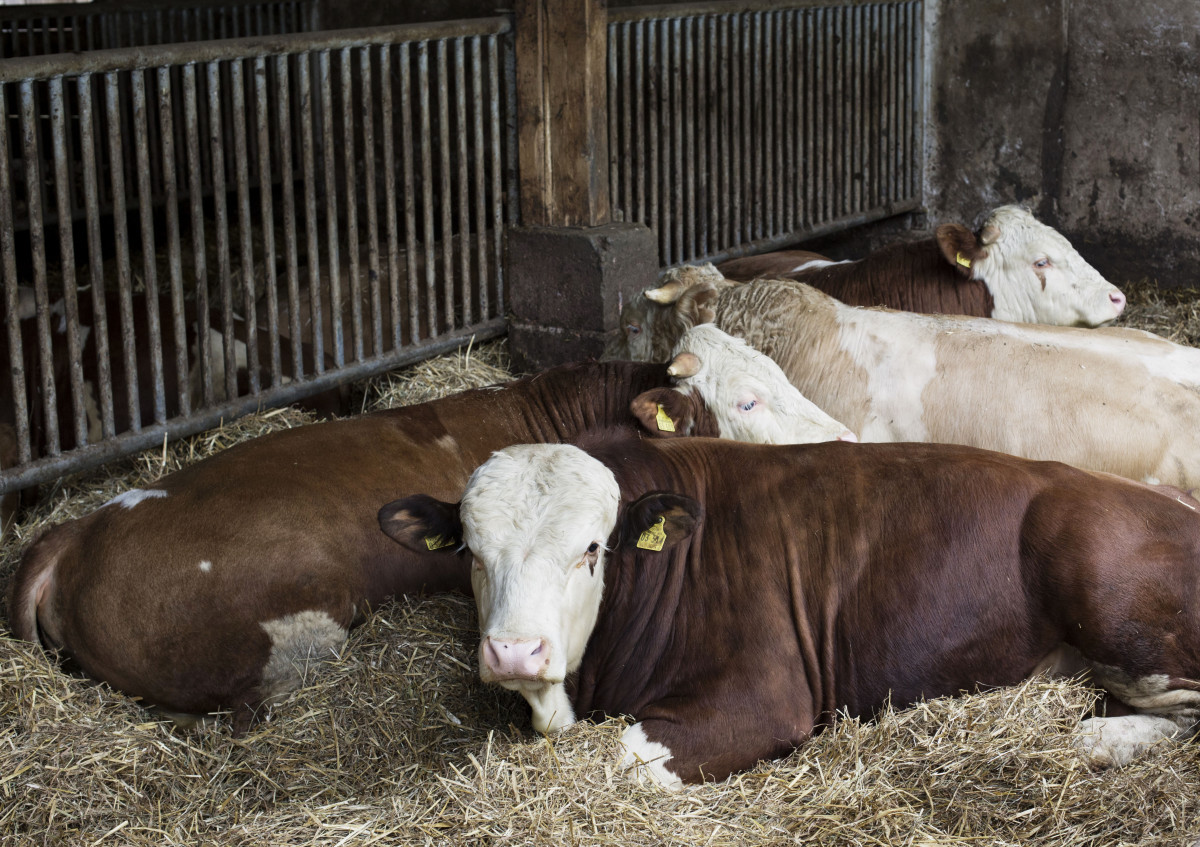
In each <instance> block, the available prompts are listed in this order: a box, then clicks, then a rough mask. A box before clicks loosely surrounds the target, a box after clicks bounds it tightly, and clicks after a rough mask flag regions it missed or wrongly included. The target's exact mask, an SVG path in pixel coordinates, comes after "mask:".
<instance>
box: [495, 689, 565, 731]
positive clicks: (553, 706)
mask: <svg viewBox="0 0 1200 847" xmlns="http://www.w3.org/2000/svg"><path fill="white" fill-rule="evenodd" d="M526 686H527V687H524V688H521V689H520V691H521V695H522V696H523V697H524V698H525V701H526V702H527V703H529V706H530V708H532V709H533V716H532V722H533V728H534V730H536V731H537V732H541V733H551V732H558V731H559V730H560V729H563V728H565V727H568V726H570V725H571V724H573V723H575V710H574V709H573V708H572V706H571V699H570V698H569V697H568V696H567V689H566V688H565V687H564V686H563V684H562V683H561V682H555V683H543V684H541V685H534V684H532V683H526ZM505 687H506V688H507V687H508V686H505Z"/></svg>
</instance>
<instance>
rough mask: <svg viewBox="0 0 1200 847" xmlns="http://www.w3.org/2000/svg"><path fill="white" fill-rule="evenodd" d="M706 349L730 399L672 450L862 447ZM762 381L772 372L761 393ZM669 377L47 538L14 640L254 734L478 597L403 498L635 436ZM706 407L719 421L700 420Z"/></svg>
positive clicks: (453, 409)
mask: <svg viewBox="0 0 1200 847" xmlns="http://www.w3.org/2000/svg"><path fill="white" fill-rule="evenodd" d="M699 335H700V336H701V337H702V338H707V339H708V340H709V343H708V344H707V346H705V345H703V344H700V343H699V341H698V342H697V343H698V345H699V346H698V347H697V349H698V350H699V352H700V355H703V356H704V357H705V358H706V359H707V360H708V364H709V365H710V366H711V367H710V368H709V369H708V370H720V369H722V368H721V366H720V364H719V362H720V357H721V356H722V355H724V356H726V357H733V359H734V362H733V364H732V365H727V366H725V367H724V368H723V370H724V371H725V372H727V373H730V374H731V377H732V379H733V385H734V386H735V387H734V388H733V390H732V393H730V394H729V396H728V397H726V396H724V395H721V394H719V393H716V389H717V388H719V387H720V386H721V383H720V381H719V380H718V381H716V382H714V381H712V380H709V379H708V378H707V377H706V376H704V374H701V375H700V376H698V377H697V379H695V380H694V381H693V383H694V384H693V385H692V387H691V388H690V389H688V390H689V391H691V392H692V396H691V398H690V399H691V402H692V405H691V406H690V407H689V409H688V410H687V413H686V416H685V414H684V412H683V409H682V407H681V411H680V421H679V428H678V434H685V433H690V434H697V435H721V434H728V433H738V434H740V435H742V436H745V435H747V434H750V433H759V434H760V437H762V438H766V439H777V440H806V441H807V440H819V439H823V438H839V437H841V438H851V437H852V436H851V435H850V434H849V433H848V432H847V430H846V428H845V427H844V426H842V425H840V424H838V423H837V422H836V421H833V420H832V419H831V418H829V416H828V415H825V414H824V413H822V412H821V411H820V410H818V409H816V408H815V407H812V406H811V404H808V406H807V407H803V404H802V402H801V401H802V398H801V400H795V399H794V398H793V399H792V400H791V401H786V402H784V405H782V406H780V405H777V403H776V401H775V394H772V395H771V397H770V398H767V397H765V396H762V397H760V396H759V395H758V394H755V393H754V392H755V391H759V392H761V389H762V386H763V385H764V384H766V383H767V382H769V381H771V380H773V381H775V382H780V381H782V380H783V377H782V375H781V374H779V373H778V369H777V367H776V366H775V365H774V364H773V363H771V362H770V361H769V360H767V359H766V357H764V356H761V355H760V354H757V353H755V352H753V351H749V350H747V349H746V348H745V345H744V344H743V343H742V342H740V341H736V340H732V339H728V338H727V337H726V339H725V340H726V341H727V342H729V343H728V344H726V345H725V346H724V347H722V345H721V344H720V343H719V341H718V342H717V343H715V344H714V343H712V340H713V338H714V337H715V336H714V334H713V333H712V332H708V333H704V332H702V333H700V334H699ZM725 348H728V349H725ZM691 359H695V356H694V355H692V356H691ZM691 359H685V360H686V361H690V360H691ZM764 367H765V368H768V369H770V368H774V369H775V370H774V371H770V372H769V373H768V374H767V376H765V377H759V376H756V374H757V372H758V370H760V369H762V368H764ZM667 370H668V368H667V367H666V366H664V365H638V364H632V363H609V364H585V365H576V366H567V367H563V368H557V369H554V370H551V371H548V372H546V373H544V374H541V375H539V376H537V377H533V378H529V379H524V380H521V381H518V382H515V383H512V384H510V385H506V386H498V387H493V388H486V389H480V390H475V391H471V392H467V393H464V394H460V395H457V396H453V397H448V398H445V399H443V400H438V401H434V402H430V403H426V404H422V405H419V406H408V407H404V408H400V409H393V410H389V411H385V412H378V413H375V414H372V415H366V416H363V417H360V418H355V419H350V420H344V421H333V422H328V423H322V424H317V425H313V426H307V427H301V428H297V429H292V430H287V431H283V432H278V433H273V434H271V435H268V436H264V437H262V438H258V439H255V440H254V441H251V442H247V443H244V444H241V445H238V446H237V447H234V448H232V449H230V450H227V451H225V452H223V453H220V454H218V455H216V456H213V457H211V458H209V459H207V460H205V461H202V462H199V463H197V464H195V465H192V466H191V467H188V468H185V469H183V470H181V471H179V472H177V473H175V474H172V475H170V476H167V477H165V478H164V479H162V480H161V481H160V482H158V483H156V484H155V485H153V486H150V487H148V488H145V489H135V490H132V491H127V492H125V493H123V494H121V495H120V496H118V497H116V498H114V499H113V500H112V501H111V502H110V503H108V504H107V505H105V506H104V507H102V508H100V509H98V510H97V511H95V512H93V513H92V514H90V515H87V516H86V517H84V518H81V519H79V520H74V521H69V522H67V523H64V524H61V525H59V526H57V527H55V528H53V529H52V530H50V531H49V532H48V533H46V534H45V535H44V536H42V537H41V538H40V539H39V540H38V541H37V542H36V543H34V544H33V545H32V546H31V547H30V548H29V549H28V550H26V552H25V554H24V557H23V558H22V561H21V564H20V566H19V568H18V570H17V573H16V575H15V577H14V580H13V585H12V589H11V594H10V599H9V608H10V615H11V622H12V628H13V632H14V633H15V634H16V635H17V636H18V637H20V638H24V639H27V640H30V641H38V642H40V643H42V644H43V645H45V646H47V647H50V648H56V649H58V650H61V651H62V652H64V653H65V654H67V655H69V656H70V657H71V658H72V659H73V660H74V661H75V662H76V663H77V664H78V665H79V666H80V667H81V668H82V669H83V670H84V671H85V672H86V673H87V674H88V675H89V676H92V677H94V678H96V679H100V680H104V681H106V682H109V683H110V684H112V685H113V686H114V687H116V688H118V689H120V690H122V691H125V692H127V693H129V694H132V695H135V696H138V697H140V698H141V699H142V701H143V702H144V703H146V704H147V705H155V706H158V707H160V708H161V709H163V710H165V711H167V712H171V713H177V715H178V716H179V717H181V718H182V717H183V716H185V715H203V714H205V713H208V712H212V711H215V710H218V709H232V710H233V712H234V725H235V727H236V728H238V729H244V728H245V727H246V726H248V725H249V722H250V721H251V719H252V717H253V715H254V713H255V711H256V710H257V709H258V707H259V706H260V705H261V704H262V703H264V702H267V701H271V700H274V699H277V698H279V697H281V696H282V695H283V694H285V693H287V692H288V691H291V690H293V689H294V688H295V687H296V686H298V685H299V684H300V682H301V679H302V674H303V669H304V666H305V664H306V662H307V661H308V660H310V659H312V658H314V657H319V656H322V655H329V654H330V652H331V651H336V650H338V649H339V648H340V646H341V645H342V643H343V642H344V641H345V639H346V635H347V631H348V629H349V628H350V627H351V626H352V625H353V624H354V623H355V622H356V621H357V620H359V619H360V618H361V616H362V614H363V612H364V610H365V609H366V608H367V607H368V606H375V605H378V604H380V603H382V602H384V601H385V600H387V599H388V598H390V597H393V596H396V595H400V594H411V593H415V592H420V591H442V590H464V591H465V590H467V589H468V588H469V585H470V582H469V576H468V569H467V565H466V563H463V562H456V561H454V560H452V559H451V560H447V559H446V558H445V557H443V556H440V555H437V553H436V552H435V548H436V547H437V546H438V545H437V543H434V542H432V541H431V542H430V544H429V545H427V546H426V547H425V548H424V549H421V550H416V551H409V550H404V549H402V548H400V547H398V546H397V545H395V544H393V543H391V542H390V541H389V540H388V539H387V538H385V537H383V535H381V534H380V532H379V529H378V525H377V523H376V520H375V516H376V512H377V511H378V508H379V504H380V503H382V502H384V501H385V500H387V499H388V498H389V496H393V495H394V493H395V492H396V490H397V488H399V489H400V490H408V491H432V492H435V493H437V494H438V496H441V497H452V498H456V497H458V496H459V494H460V492H461V491H462V487H463V485H464V484H465V483H466V480H467V478H468V476H469V474H470V472H471V471H472V470H473V469H474V468H475V466H477V465H478V464H479V463H480V462H482V461H484V460H485V459H486V458H487V457H488V455H490V454H491V453H492V452H493V451H495V450H498V449H500V448H502V447H505V446H508V445H510V444H513V443H518V442H529V441H565V440H569V439H572V438H575V437H578V436H579V435H580V434H581V433H583V432H585V431H587V430H589V429H592V428H606V427H613V426H621V425H630V424H632V423H633V418H632V417H631V416H630V412H629V409H630V406H631V403H632V402H634V401H636V400H638V399H639V397H641V395H642V394H643V393H644V392H646V391H647V390H650V389H654V388H657V387H666V386H667V385H668V384H669V377H668V374H667ZM705 373H707V371H706V372H705ZM684 382H686V380H684ZM738 386H740V387H738ZM793 392H794V389H793ZM796 394H797V395H798V392H796ZM651 396H652V397H656V396H657V395H651ZM704 396H711V397H712V398H713V408H712V411H711V413H710V411H709V407H708V405H707V403H706V402H705V401H700V402H696V399H695V398H696V397H704ZM747 398H749V399H747ZM666 402H668V403H670V401H669V400H668V401H666ZM647 403H649V404H650V406H651V407H652V408H653V413H651V414H648V415H647V420H648V421H650V422H651V424H652V426H653V432H655V433H658V432H663V433H664V434H665V433H666V432H667V429H666V428H667V427H669V426H670V419H669V418H668V417H666V415H665V413H664V414H662V415H659V414H658V411H659V407H658V406H657V404H656V403H654V402H652V401H650V400H647V399H646V398H644V397H643V398H641V403H640V404H639V408H643V409H644V408H645V407H646V406H647ZM747 405H748V406H749V408H748V409H742V408H741V407H742V406H747ZM672 408H675V407H674V406H672ZM739 418H742V419H744V418H750V419H751V424H750V425H747V424H745V423H744V422H738V419H739Z"/></svg>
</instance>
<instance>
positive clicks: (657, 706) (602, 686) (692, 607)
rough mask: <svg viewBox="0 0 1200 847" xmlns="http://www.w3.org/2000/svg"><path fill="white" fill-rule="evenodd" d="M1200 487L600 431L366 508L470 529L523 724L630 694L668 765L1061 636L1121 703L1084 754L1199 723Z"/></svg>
mask: <svg viewBox="0 0 1200 847" xmlns="http://www.w3.org/2000/svg"><path fill="white" fill-rule="evenodd" d="M1197 506H1200V503H1198V502H1197V501H1196V500H1194V499H1192V498H1189V497H1187V495H1184V494H1183V493H1182V492H1173V493H1172V495H1171V496H1165V495H1164V494H1162V493H1160V492H1158V491H1155V490H1154V489H1151V488H1149V487H1147V486H1144V485H1141V484H1139V483H1136V482H1132V481H1129V480H1123V479H1120V478H1118V477H1114V476H1111V475H1103V474H1101V475H1097V474H1090V473H1088V472H1085V471H1080V470H1077V469H1075V468H1071V467H1069V466H1067V465H1063V464H1061V463H1057V462H1031V461H1028V460H1024V459H1018V458H1015V457H1012V456H1006V455H1002V454H999V453H993V452H989V451H982V450H975V449H972V448H969V447H959V446H955V445H941V444H935V445H924V444H904V445H894V444H882V445H878V444H877V445H846V444H838V443H836V442H833V443H826V444H816V445H804V446H789V447H767V446H755V445H745V444H737V443H735V442H727V441H714V440H710V439H682V440H679V441H655V440H646V439H635V438H628V437H607V438H603V439H600V440H599V441H597V442H596V443H593V444H591V445H589V446H588V447H587V450H586V452H585V450H583V449H580V448H579V447H576V446H570V445H532V446H531V445H522V446H517V447H510V448H508V449H505V450H502V451H500V452H498V453H496V454H495V455H494V456H493V457H492V458H491V459H489V460H488V461H487V462H486V463H485V464H483V465H482V466H481V467H480V468H479V469H478V470H476V471H475V473H474V475H473V476H472V477H471V481H470V483H469V484H468V485H467V488H466V491H465V493H464V494H463V498H462V502H461V505H459V504H450V503H445V502H442V501H438V500H434V499H432V498H430V497H425V496H422V495H414V496H410V497H406V498H404V499H403V500H399V501H396V502H394V503H391V504H389V505H388V506H385V507H384V508H383V509H382V510H381V511H380V525H381V526H382V528H383V529H384V531H385V532H387V533H388V534H389V535H391V536H392V537H393V538H395V539H396V540H397V541H399V542H400V543H401V544H403V545H406V546H409V547H412V548H413V549H425V547H426V546H427V539H429V538H437V539H444V540H451V539H452V540H454V541H460V540H461V542H462V543H464V544H465V546H466V548H467V551H466V552H463V553H457V552H446V553H444V555H446V556H447V557H448V558H453V557H455V556H460V555H462V556H466V555H468V554H469V556H471V557H472V558H473V565H472V571H471V581H472V585H473V586H474V589H475V598H476V604H477V605H478V608H479V624H480V630H481V641H480V645H479V670H480V676H481V678H482V679H483V680H484V681H486V682H495V683H498V684H500V685H502V686H504V687H506V688H510V689H513V690H516V691H519V692H521V694H522V695H523V696H524V697H525V699H526V700H528V701H529V703H530V705H531V706H532V708H533V726H534V728H535V729H536V730H538V731H539V732H552V731H555V730H557V729H560V728H561V727H564V726H566V725H568V724H570V723H572V722H573V721H575V720H576V718H577V717H580V716H593V715H619V714H626V715H631V716H632V717H633V718H634V719H635V720H636V721H637V723H635V724H634V725H633V726H632V727H630V728H629V730H627V731H626V733H625V735H624V739H623V740H624V744H625V746H626V748H627V751H628V752H627V754H626V756H625V758H624V764H625V765H628V766H635V767H644V768H646V769H647V770H648V771H649V773H650V774H651V775H652V776H653V777H654V778H655V779H657V780H658V781H659V782H661V783H663V784H665V785H668V786H677V785H679V783H680V782H681V781H684V782H696V781H699V780H701V779H709V778H716V779H721V778H724V777H725V776H727V775H728V774H730V773H732V772H734V771H737V770H741V769H744V768H748V767H750V766H752V765H753V764H754V763H755V762H756V761H758V760H760V759H766V758H775V757H779V756H783V755H786V754H787V753H788V752H789V751H790V750H791V749H793V748H794V747H795V746H796V745H798V744H801V743H803V742H804V741H805V740H807V739H808V738H809V737H811V736H812V734H813V733H814V732H816V731H818V730H819V728H820V727H821V726H823V725H825V724H828V723H829V722H831V721H832V720H833V719H834V716H835V715H836V714H837V713H839V712H842V711H845V712H847V713H849V714H850V715H855V716H860V715H861V716H870V715H872V714H874V713H875V712H877V711H878V710H879V709H880V708H882V707H883V706H884V705H885V704H887V703H888V702H891V703H892V704H894V705H896V706H904V705H907V704H910V703H913V702H916V701H918V700H920V699H921V698H930V697H938V696H944V695H954V694H957V693H959V692H960V691H963V690H972V689H974V688H976V687H977V686H997V685H1010V684H1014V683H1017V682H1019V681H1021V680H1023V679H1025V678H1027V677H1029V676H1030V675H1032V674H1033V673H1036V672H1039V671H1040V670H1043V669H1046V668H1056V667H1059V661H1060V659H1061V657H1062V656H1063V655H1066V654H1071V655H1074V656H1075V657H1076V658H1077V659H1078V660H1079V661H1080V662H1081V663H1082V664H1083V665H1085V666H1087V667H1089V668H1090V670H1091V672H1092V674H1093V678H1094V679H1095V680H1096V681H1097V682H1098V684H1100V685H1101V686H1103V687H1104V688H1105V689H1107V691H1108V692H1109V693H1110V694H1112V695H1113V696H1114V697H1115V698H1117V699H1118V700H1119V701H1122V702H1123V703H1124V704H1126V705H1127V706H1129V707H1131V708H1132V709H1133V710H1134V711H1135V712H1136V714H1134V715H1132V716H1128V715H1127V716H1123V717H1096V718H1092V719H1090V720H1088V721H1086V722H1085V725H1084V727H1083V729H1082V731H1081V732H1080V735H1079V737H1078V746H1079V749H1080V750H1081V752H1082V753H1083V754H1084V756H1085V757H1086V758H1087V759H1088V760H1090V761H1091V762H1093V763H1095V764H1117V763H1121V762H1123V761H1126V760H1128V759H1129V758H1130V757H1131V756H1133V755H1136V754H1137V753H1138V752H1139V751H1140V750H1141V749H1142V748H1144V747H1146V746H1147V745H1149V744H1151V743H1154V742H1157V741H1159V740H1162V739H1166V738H1171V737H1176V736H1178V735H1181V734H1183V733H1185V732H1188V731H1190V730H1191V729H1192V727H1193V726H1194V724H1195V723H1196V721H1197V718H1198V717H1200V604H1198V603H1197V599H1198V592H1200V581H1198V579H1197V574H1198V573H1200V511H1197ZM450 549H453V548H450Z"/></svg>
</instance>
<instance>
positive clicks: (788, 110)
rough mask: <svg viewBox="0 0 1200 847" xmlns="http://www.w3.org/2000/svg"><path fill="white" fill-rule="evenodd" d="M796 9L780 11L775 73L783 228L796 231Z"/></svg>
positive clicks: (797, 101)
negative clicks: (779, 93)
mask: <svg viewBox="0 0 1200 847" xmlns="http://www.w3.org/2000/svg"><path fill="white" fill-rule="evenodd" d="M796 24H797V11H796V10H795V9H789V10H788V11H786V12H784V13H783V26H782V41H783V53H782V59H781V60H780V66H779V73H780V76H781V77H782V80H783V118H782V126H781V128H780V132H781V133H782V135H783V138H784V139H785V140H784V145H783V171H782V173H780V174H779V180H780V184H781V185H782V186H783V193H784V199H783V227H784V229H785V230H786V231H787V232H796V231H797V230H798V229H799V228H800V227H799V224H798V222H797V220H796V207H797V202H796V201H797V194H796V187H797V183H796V177H797V175H798V174H799V172H800V161H799V157H798V156H797V145H798V144H799V142H800V136H799V132H798V128H797V126H796V112H797V109H798V106H799V98H798V97H797V89H798V82H799V80H797V78H796V77H797V72H796V39H797V36H798V35H799V30H798V28H797V25H796Z"/></svg>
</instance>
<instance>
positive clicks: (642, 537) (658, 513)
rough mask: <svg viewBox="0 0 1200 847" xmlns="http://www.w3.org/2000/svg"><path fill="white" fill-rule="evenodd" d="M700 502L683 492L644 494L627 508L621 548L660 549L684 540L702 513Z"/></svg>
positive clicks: (622, 529) (693, 528)
mask: <svg viewBox="0 0 1200 847" xmlns="http://www.w3.org/2000/svg"><path fill="white" fill-rule="evenodd" d="M703 511H704V510H703V508H702V507H701V506H700V504H699V503H698V502H697V501H696V500H693V499H692V498H691V497H687V496H685V495H683V494H674V493H672V492H662V491H660V492H654V493H652V494H643V495H642V496H641V497H639V498H638V499H637V500H635V501H634V502H633V503H630V504H629V507H628V508H626V510H625V520H624V522H623V524H622V526H621V542H620V544H621V547H622V548H625V549H629V550H647V551H652V552H658V551H660V550H665V549H667V548H669V547H673V546H674V545H676V544H678V543H680V542H681V541H683V540H685V539H686V538H687V537H688V536H690V535H691V534H692V532H694V531H695V529H696V524H698V523H699V522H700V517H701V515H702V514H703Z"/></svg>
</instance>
